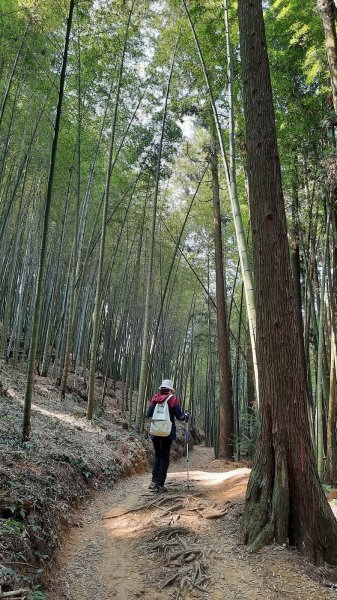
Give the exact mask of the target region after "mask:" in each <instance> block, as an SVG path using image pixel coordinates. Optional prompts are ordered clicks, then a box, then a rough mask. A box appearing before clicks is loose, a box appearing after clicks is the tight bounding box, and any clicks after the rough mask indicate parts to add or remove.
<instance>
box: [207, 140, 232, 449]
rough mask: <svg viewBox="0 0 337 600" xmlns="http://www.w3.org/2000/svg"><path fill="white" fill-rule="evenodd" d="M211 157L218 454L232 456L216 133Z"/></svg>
mask: <svg viewBox="0 0 337 600" xmlns="http://www.w3.org/2000/svg"><path fill="white" fill-rule="evenodd" d="M210 161H211V173H212V192H213V214H214V229H213V231H214V248H215V280H216V306H217V329H218V352H219V376H220V389H219V397H220V403H219V440H218V457H221V458H227V459H229V460H231V459H232V458H233V451H234V416H233V393H232V370H231V354H230V340H229V331H228V319H227V307H226V297H225V281H224V264H223V248H222V231H221V215H220V188H219V176H218V161H217V152H216V142H215V139H214V135H212V136H211V154H210Z"/></svg>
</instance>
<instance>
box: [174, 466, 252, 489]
mask: <svg viewBox="0 0 337 600" xmlns="http://www.w3.org/2000/svg"><path fill="white" fill-rule="evenodd" d="M249 474H250V469H248V468H246V467H240V468H239V469H233V470H232V471H226V472H222V473H214V472H212V471H194V470H191V471H190V473H189V479H190V481H198V482H199V483H201V484H202V485H203V486H212V485H219V484H221V483H224V482H225V481H228V480H230V479H232V478H233V477H238V476H240V475H249ZM167 479H168V482H167V483H171V480H172V479H173V480H177V479H178V480H179V481H181V480H185V482H186V472H184V471H177V472H173V473H169V474H168V476H167ZM172 483H173V482H172Z"/></svg>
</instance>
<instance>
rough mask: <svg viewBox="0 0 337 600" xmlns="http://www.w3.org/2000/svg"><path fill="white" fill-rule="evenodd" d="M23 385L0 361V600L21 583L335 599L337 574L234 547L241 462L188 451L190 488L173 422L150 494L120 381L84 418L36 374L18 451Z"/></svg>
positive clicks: (79, 402) (97, 593) (146, 452)
mask: <svg viewBox="0 0 337 600" xmlns="http://www.w3.org/2000/svg"><path fill="white" fill-rule="evenodd" d="M24 388H25V374H24V373H23V372H22V371H21V370H13V369H12V368H11V367H10V365H5V364H3V363H0V598H2V597H6V596H5V595H4V596H3V595H2V594H7V593H9V592H10V591H11V590H13V589H14V590H16V589H19V588H20V589H21V590H22V592H20V594H19V593H18V594H17V596H15V598H20V599H22V600H23V598H26V599H27V600H46V599H48V600H98V599H100V600H108V599H109V598H115V599H117V600H129V599H130V600H132V599H135V598H144V599H145V600H155V599H159V600H160V599H161V598H171V597H172V598H175V599H179V598H184V600H189V599H191V598H199V599H200V600H203V599H205V600H206V599H209V600H220V599H221V600H226V599H227V600H230V599H235V600H243V599H247V600H253V599H259V600H260V599H262V600H274V599H276V598H277V599H281V598H284V599H288V600H297V599H298V600H299V599H301V600H306V599H307V600H325V599H332V598H334V599H335V600H336V598H337V585H335V582H337V570H333V569H329V568H314V567H312V565H310V563H308V562H307V561H306V560H305V559H303V558H302V557H301V556H299V555H298V553H297V552H296V551H294V550H289V549H287V548H285V547H279V546H275V545H274V546H270V547H268V548H265V549H264V550H263V551H261V552H259V553H258V554H249V553H248V552H247V550H246V548H245V547H244V546H243V545H242V544H241V540H240V520H241V519H240V517H241V515H242V510H243V503H244V495H245V490H246V485H247V481H248V476H249V469H248V468H247V466H246V465H244V464H243V463H229V462H226V461H220V460H214V454H213V450H212V449H210V448H205V447H204V446H202V445H201V446H194V448H193V450H192V451H191V453H190V462H189V464H190V486H189V487H188V486H187V480H186V461H185V459H184V458H179V456H180V457H181V455H182V452H183V446H182V440H183V438H184V432H183V426H180V434H179V436H178V437H179V439H178V443H177V444H174V446H173V451H172V462H171V465H170V470H169V477H168V481H167V487H168V491H167V493H166V494H161V495H157V494H154V493H152V492H150V491H149V490H148V487H147V486H148V483H149V481H150V472H149V465H150V462H149V461H150V460H151V450H152V449H151V446H152V444H151V443H150V442H149V441H146V440H145V439H144V438H142V437H140V436H137V435H136V434H135V433H134V432H132V431H131V430H130V429H129V424H128V416H127V414H125V413H123V412H122V409H121V403H122V401H121V396H122V394H121V389H120V388H119V387H118V385H117V386H116V388H114V386H113V384H112V382H109V385H108V395H107V397H106V401H105V411H104V414H103V415H102V416H101V417H100V418H99V419H98V418H97V417H95V419H94V420H93V422H92V423H88V422H87V421H86V419H85V408H86V402H85V397H83V396H85V394H83V393H81V394H78V393H77V392H75V391H72V390H71V388H69V390H68V393H67V395H66V399H65V400H63V401H61V399H60V390H59V388H57V387H56V386H55V384H54V382H53V381H52V380H51V379H48V378H41V377H36V382H35V387H34V400H33V406H32V436H31V441H30V442H29V444H26V445H25V446H24V447H23V446H22V445H21V427H22V401H23V397H24ZM101 393H102V381H101V380H99V379H98V380H97V389H96V395H97V398H100V397H101ZM178 429H179V427H178ZM333 508H335V506H333ZM24 590H29V591H26V592H25V591H24ZM46 590H49V591H46Z"/></svg>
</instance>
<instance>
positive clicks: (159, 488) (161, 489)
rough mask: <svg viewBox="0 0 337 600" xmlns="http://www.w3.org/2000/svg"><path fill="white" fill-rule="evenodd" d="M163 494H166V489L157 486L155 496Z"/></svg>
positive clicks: (162, 486)
mask: <svg viewBox="0 0 337 600" xmlns="http://www.w3.org/2000/svg"><path fill="white" fill-rule="evenodd" d="M165 492H167V487H165V486H164V485H158V486H157V494H163V493H165Z"/></svg>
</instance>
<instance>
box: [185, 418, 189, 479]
mask: <svg viewBox="0 0 337 600" xmlns="http://www.w3.org/2000/svg"><path fill="white" fill-rule="evenodd" d="M186 417H187V419H188V417H189V414H188V413H187V414H186V413H185V418H186ZM185 424H186V428H185V440H186V469H187V489H188V490H189V489H190V471H189V462H188V458H189V456H188V443H189V441H190V432H189V429H188V420H186V421H185Z"/></svg>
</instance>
